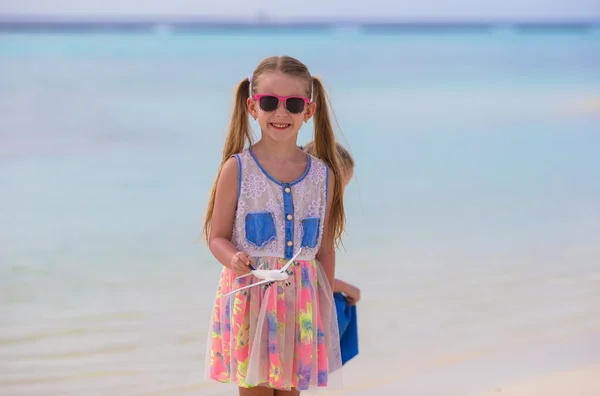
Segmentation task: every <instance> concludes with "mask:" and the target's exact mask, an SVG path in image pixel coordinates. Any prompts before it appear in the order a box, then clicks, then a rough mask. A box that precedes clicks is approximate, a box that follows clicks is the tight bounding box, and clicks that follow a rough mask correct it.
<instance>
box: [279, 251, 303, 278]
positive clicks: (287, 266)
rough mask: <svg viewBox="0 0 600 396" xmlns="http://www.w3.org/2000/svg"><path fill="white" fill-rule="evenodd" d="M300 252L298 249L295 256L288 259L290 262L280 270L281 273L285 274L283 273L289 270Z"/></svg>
mask: <svg viewBox="0 0 600 396" xmlns="http://www.w3.org/2000/svg"><path fill="white" fill-rule="evenodd" d="M301 251H302V249H299V250H298V251H297V252H296V254H294V257H292V258H291V259H290V261H288V262H287V263H286V264H285V265H284V266H283V268H281V272H285V271H286V270H287V269H288V268H289V266H290V265H292V263H293V262H294V261H295V260H296V258H297V257H298V256H299V255H300V252H301Z"/></svg>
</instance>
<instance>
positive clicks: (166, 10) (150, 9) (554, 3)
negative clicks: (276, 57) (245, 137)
mask: <svg viewBox="0 0 600 396" xmlns="http://www.w3.org/2000/svg"><path fill="white" fill-rule="evenodd" d="M261 11H262V12H265V13H267V14H268V15H269V17H270V18H275V19H276V18H282V19H291V18H317V17H322V18H337V19H342V18H362V19H366V18H380V19H381V18H386V19H402V20H428V19H429V20H432V19H437V20H439V19H444V20H456V19H462V20H464V19H468V20H486V19H487V20H489V19H493V20H498V19H501V20H505V19H509V20H515V19H528V20H548V19H550V20H565V19H566V20H573V19H595V20H600V0H570V1H569V0H369V1H364V0H302V1H300V2H298V1H291V0H213V1H206V0H204V1H203V0H0V16H5V17H6V16H9V15H25V16H27V15H52V16H83V15H85V16H92V17H93V16H116V15H118V16H125V17H126V16H136V15H147V16H156V15H165V16H166V15H168V16H188V17H193V16H216V17H235V18H248V19H252V18H254V17H255V16H256V15H257V14H259V13H260V12H261Z"/></svg>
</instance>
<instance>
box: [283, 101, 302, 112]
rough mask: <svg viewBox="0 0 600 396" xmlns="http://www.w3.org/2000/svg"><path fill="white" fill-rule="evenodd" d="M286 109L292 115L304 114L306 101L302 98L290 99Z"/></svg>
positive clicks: (286, 103)
mask: <svg viewBox="0 0 600 396" xmlns="http://www.w3.org/2000/svg"><path fill="white" fill-rule="evenodd" d="M285 107H286V108H287V109H288V111H289V112H290V113H294V114H298V113H302V112H303V111H304V100H303V99H301V98H288V99H287V101H286V102H285Z"/></svg>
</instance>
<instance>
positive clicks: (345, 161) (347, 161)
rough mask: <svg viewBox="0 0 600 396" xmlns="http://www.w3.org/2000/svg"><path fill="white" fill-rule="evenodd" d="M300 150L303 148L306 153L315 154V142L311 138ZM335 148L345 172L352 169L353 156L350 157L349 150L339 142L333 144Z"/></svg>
mask: <svg viewBox="0 0 600 396" xmlns="http://www.w3.org/2000/svg"><path fill="white" fill-rule="evenodd" d="M302 150H304V151H305V152H306V153H307V154H310V155H314V156H316V151H315V142H314V141H312V140H311V141H310V142H308V143H306V145H304V146H303V147H302ZM335 150H336V154H337V155H338V157H339V159H340V163H341V165H342V169H343V171H344V172H347V171H349V170H352V169H354V158H353V157H352V154H350V152H349V151H348V150H347V149H346V148H345V147H344V146H342V145H341V144H340V143H336V144H335Z"/></svg>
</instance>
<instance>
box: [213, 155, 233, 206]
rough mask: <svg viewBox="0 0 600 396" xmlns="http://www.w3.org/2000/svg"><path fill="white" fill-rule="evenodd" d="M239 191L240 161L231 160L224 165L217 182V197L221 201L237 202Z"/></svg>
mask: <svg viewBox="0 0 600 396" xmlns="http://www.w3.org/2000/svg"><path fill="white" fill-rule="evenodd" d="M237 190H238V160H237V158H235V157H231V158H229V159H228V160H227V161H225V163H224V164H223V168H222V169H221V174H220V175H219V180H218V182H217V195H218V196H219V199H225V200H227V201H229V200H235V199H237Z"/></svg>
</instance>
